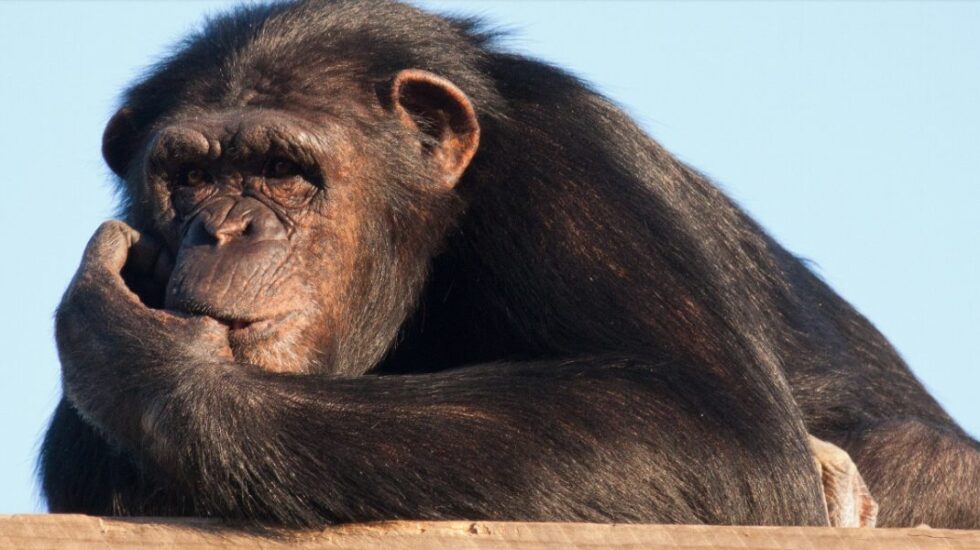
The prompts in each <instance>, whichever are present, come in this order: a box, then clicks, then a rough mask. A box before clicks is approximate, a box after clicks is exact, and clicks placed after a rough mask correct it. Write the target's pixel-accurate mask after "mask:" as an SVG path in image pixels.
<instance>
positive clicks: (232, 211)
mask: <svg viewBox="0 0 980 550" xmlns="http://www.w3.org/2000/svg"><path fill="white" fill-rule="evenodd" d="M190 223H191V225H190V226H189V227H188V230H187V234H186V236H185V239H184V244H185V245H187V246H194V245H208V246H223V245H226V244H229V243H231V242H234V241H243V242H249V241H255V242H258V241H266V240H278V239H285V238H286V233H287V232H286V228H285V227H284V226H283V224H282V222H281V221H280V220H279V218H278V216H276V213H275V212H273V211H272V210H271V209H269V207H267V206H266V205H264V204H263V203H261V202H259V201H257V200H255V199H253V198H250V197H244V198H229V197H223V198H221V199H217V200H215V201H214V202H213V203H212V204H210V205H208V206H207V207H205V208H203V209H201V211H200V213H199V214H198V215H197V216H196V217H195V218H194V219H193V220H192V221H191V222H190Z"/></svg>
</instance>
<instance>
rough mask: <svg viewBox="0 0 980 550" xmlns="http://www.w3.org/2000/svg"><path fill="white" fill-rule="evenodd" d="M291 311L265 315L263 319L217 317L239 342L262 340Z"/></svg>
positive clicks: (229, 333)
mask: <svg viewBox="0 0 980 550" xmlns="http://www.w3.org/2000/svg"><path fill="white" fill-rule="evenodd" d="M290 316H291V314H290V313H285V314H282V315H276V316H272V317H264V318H261V319H234V318H227V317H226V318H219V317H216V319H217V320H218V322H219V323H221V324H223V325H225V326H227V327H228V336H229V337H230V338H233V339H234V340H236V341H239V342H245V341H250V340H260V339H262V338H265V337H267V336H269V335H270V334H272V333H273V332H274V331H275V330H276V328H277V327H278V326H279V325H280V324H282V322H283V321H285V320H286V319H287V318H289V317H290Z"/></svg>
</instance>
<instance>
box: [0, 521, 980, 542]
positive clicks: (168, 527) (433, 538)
mask: <svg viewBox="0 0 980 550" xmlns="http://www.w3.org/2000/svg"><path fill="white" fill-rule="evenodd" d="M515 547H517V548H521V549H548V550H556V549H565V548H570V549H574V548H593V549H594V548H667V549H671V548H675V549H680V548H683V549H685V550H695V549H709V548H712V549H715V548H726V549H734V548H742V549H762V548H765V549H781V550H783V549H795V548H800V549H808V550H810V549H820V550H824V549H828V550H829V549H834V548H841V549H845V548H846V549H871V548H874V549H881V550H906V549H909V550H911V549H919V548H921V549H938V548H970V549H978V548H980V531H956V530H949V529H833V528H827V527H708V526H702V525H633V524H616V525H605V524H593V523H508V522H493V521H475V522H474V521H444V522H427V521H396V522H386V523H368V524H355V525H342V526H337V527H329V528H327V529H323V530H321V531H313V532H301V533H290V534H289V535H288V537H287V536H284V537H283V538H269V537H261V536H256V535H250V534H247V533H243V532H241V531H236V530H232V529H228V528H227V527H224V526H222V525H221V524H220V523H218V522H213V521H207V520H195V519H168V518H135V519H118V518H112V519H109V518H100V517H93V516H81V515H59V514H49V515H16V516H0V548H4V549H6V548H17V549H27V550H34V549H40V548H51V549H58V550H72V549H91V548H110V549H112V548H132V549H142V548H195V549H204V548H261V549H278V548H284V549H285V548H300V549H331V548H348V549H378V548H384V549H405V550H413V549H422V548H435V549H453V550H456V549H468V548H472V549H486V548H494V549H496V548H515Z"/></svg>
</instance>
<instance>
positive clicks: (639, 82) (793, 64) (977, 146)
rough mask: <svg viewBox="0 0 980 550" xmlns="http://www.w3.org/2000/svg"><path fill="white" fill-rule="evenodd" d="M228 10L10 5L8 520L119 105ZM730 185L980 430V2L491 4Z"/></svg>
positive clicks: (1, 507)
mask: <svg viewBox="0 0 980 550" xmlns="http://www.w3.org/2000/svg"><path fill="white" fill-rule="evenodd" d="M227 5H229V3H227V2H215V3H206V2H172V3H139V2H98V3H85V2H65V3H56V2H24V3H11V2H0V161H2V163H0V166H2V177H0V182H2V183H0V185H2V191H0V224H2V225H0V229H2V233H0V235H2V242H3V251H2V257H3V260H2V265H3V267H2V268H0V343H2V348H3V352H2V355H0V369H2V375H3V379H4V383H3V384H0V407H2V409H0V437H2V439H0V441H2V447H0V449H2V453H0V513H14V512H29V511H32V510H40V503H39V499H38V497H37V496H36V495H37V491H36V489H35V483H34V479H33V474H32V471H33V465H34V456H35V453H36V448H37V441H38V438H39V436H40V434H41V432H42V429H43V426H44V424H45V422H46V419H47V416H48V414H49V413H50V411H51V410H52V408H53V407H54V405H55V403H56V401H57V398H58V395H59V378H58V376H59V370H58V361H57V357H56V354H55V349H54V343H53V341H52V329H51V325H52V313H53V311H54V308H55V306H56V305H57V303H58V300H59V298H60V295H61V293H62V291H63V290H64V288H65V286H66V285H67V283H68V281H69V279H70V277H71V275H72V273H73V272H74V270H75V267H76V264H77V261H78V259H79V257H80V254H81V250H82V246H83V245H84V243H85V241H86V240H87V239H88V237H89V235H90V234H91V232H92V231H93V230H94V229H95V227H96V226H97V225H98V224H99V222H100V221H102V220H103V219H105V218H108V217H111V216H112V213H113V209H114V201H113V195H112V187H111V185H110V183H109V173H108V170H107V169H106V168H105V167H104V165H103V163H102V161H101V158H100V156H99V143H100V136H101V133H102V127H103V125H104V124H105V122H106V120H107V119H108V117H109V116H110V115H111V113H112V111H113V110H114V107H115V101H116V99H117V97H118V93H119V91H120V90H121V89H122V88H123V86H125V85H126V84H127V83H128V82H129V81H130V80H131V79H132V78H134V76H135V75H137V74H138V72H139V70H140V69H141V68H142V67H145V66H146V65H147V64H149V63H150V62H152V61H153V60H154V59H157V58H158V57H159V56H160V55H161V54H162V53H163V52H164V51H165V48H166V47H167V46H168V45H170V44H172V43H174V41H175V40H177V39H178V38H179V37H180V36H181V35H182V34H184V32H185V31H187V30H188V29H191V28H193V26H194V25H196V24H197V23H198V22H199V21H200V20H201V17H202V15H204V14H205V13H208V12H212V11H214V10H217V9H220V8H221V6H227ZM424 5H426V6H429V7H434V8H435V9H437V10H442V11H447V10H448V11H457V12H463V13H480V14H484V15H486V16H487V17H489V18H491V19H492V20H494V21H496V22H498V23H501V24H503V25H506V26H508V27H510V28H512V29H514V30H515V32H516V37H515V38H514V39H512V40H510V41H509V43H510V45H511V46H512V47H513V48H514V49H517V50H519V51H522V52H526V53H531V54H533V55H536V56H538V57H541V58H544V59H547V60H551V61H554V62H557V63H559V64H561V65H564V66H565V67H568V68H570V69H571V70H573V71H574V72H576V73H577V74H579V75H580V76H583V77H585V78H586V79H588V80H590V81H592V82H593V83H595V84H596V85H597V86H598V87H599V89H600V90H602V91H603V92H604V93H606V94H607V95H609V96H610V97H612V98H613V99H615V100H616V101H618V102H619V103H620V104H621V105H623V106H624V107H625V108H626V109H627V110H628V111H629V112H630V113H632V114H633V115H634V116H635V117H636V118H638V119H639V120H640V121H641V123H642V124H643V125H644V127H645V128H646V129H647V130H648V131H649V132H650V133H651V134H652V135H653V136H654V137H655V138H656V139H658V140H660V141H661V142H662V143H664V144H665V145H666V146H667V148H668V149H670V150H671V151H673V152H674V153H675V154H677V155H678V156H680V157H681V158H682V159H684V160H685V161H686V162H688V163H690V164H692V165H694V166H696V167H698V168H700V169H701V170H702V171H704V172H706V173H708V174H709V175H711V176H712V177H713V178H714V179H715V180H716V181H717V182H718V183H719V185H721V186H722V187H723V188H724V189H725V190H726V191H727V192H728V193H730V194H731V195H732V196H734V197H735V199H737V200H738V201H739V202H740V203H741V204H742V205H743V206H744V207H745V208H747V209H748V211H749V212H751V213H752V214H753V215H754V216H755V217H756V218H757V219H759V220H760V221H761V223H762V224H763V225H764V226H765V227H766V228H768V230H770V231H771V232H772V233H773V234H774V235H775V236H776V238H777V239H779V240H780V241H781V242H782V243H784V244H785V245H787V246H788V247H789V249H791V250H793V251H794V252H796V253H797V254H800V255H802V256H804V257H807V258H809V259H811V260H812V261H813V262H814V264H815V268H816V270H817V271H818V272H819V273H820V274H821V275H822V276H823V277H825V278H826V279H827V280H829V282H830V283H831V284H832V285H833V286H834V287H835V288H836V289H837V290H838V291H839V292H840V293H841V294H842V295H843V296H844V297H846V298H847V299H849V300H850V301H851V302H852V303H854V304H855V305H856V306H857V307H858V309H860V310H861V311H862V312H864V313H865V314H866V315H867V316H868V317H869V318H870V319H871V320H872V321H873V322H875V323H876V324H877V326H878V327H879V328H880V329H881V330H882V331H883V332H884V333H885V334H886V335H887V336H888V337H889V338H890V339H891V341H892V342H893V343H894V344H895V346H897V348H898V349H899V350H900V351H901V352H902V354H903V355H904V356H905V357H906V359H907V360H908V361H909V363H910V364H911V365H912V368H913V369H914V370H915V372H916V374H917V375H918V376H919V377H920V378H921V379H922V380H923V381H924V382H925V383H926V385H927V386H928V387H929V388H930V389H931V390H932V392H933V393H934V394H935V395H936V396H937V397H938V398H939V400H940V401H941V402H942V403H943V404H944V405H945V406H946V408H947V409H948V410H949V411H950V413H952V414H953V416H955V417H956V418H957V419H958V420H959V421H960V422H961V423H962V424H963V425H964V426H965V427H966V428H967V429H968V430H970V431H971V432H972V433H974V434H977V433H980V398H978V389H980V388H978V386H980V384H978V383H980V374H978V369H980V359H978V357H977V355H978V353H977V352H978V346H980V177H978V175H977V174H978V162H980V33H978V30H977V29H980V3H966V2H950V3H941V2H929V3H925V2H924V3H915V2H895V3H886V2H869V3H843V2H840V3H836V2H835V3H823V2H819V3H818V2H814V3H790V2H755V3H737V2H724V3H722V2H696V3H681V2H678V3H671V2H659V3H641V2H622V3H614V2H603V3H568V4H565V3H559V2H516V1H508V2H474V3H465V4H464V3H456V4H452V3H438V2H424Z"/></svg>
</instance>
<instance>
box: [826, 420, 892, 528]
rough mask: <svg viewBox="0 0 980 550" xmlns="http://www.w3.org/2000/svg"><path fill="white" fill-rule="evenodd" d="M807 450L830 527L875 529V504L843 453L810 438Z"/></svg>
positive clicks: (856, 471)
mask: <svg viewBox="0 0 980 550" xmlns="http://www.w3.org/2000/svg"><path fill="white" fill-rule="evenodd" d="M810 449H811V451H812V452H813V460H814V462H816V463H817V470H818V471H819V472H820V477H821V479H822V480H823V494H824V502H825V503H826V505H827V518H828V519H829V520H830V525H831V526H832V527H874V526H875V522H876V521H877V519H878V503H877V502H875V499H874V498H873V497H872V496H871V493H870V492H869V491H868V486H867V485H865V483H864V479H863V478H862V477H861V473H860V472H858V469H857V466H855V465H854V461H853V460H851V457H850V455H848V454H847V453H846V452H845V451H844V450H843V449H841V448H840V447H838V446H836V445H834V444H832V443H827V442H826V441H823V440H821V439H817V438H816V437H813V436H812V435H811V436H810Z"/></svg>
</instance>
